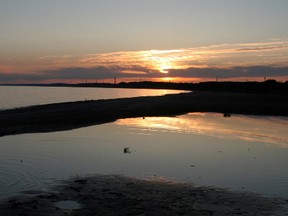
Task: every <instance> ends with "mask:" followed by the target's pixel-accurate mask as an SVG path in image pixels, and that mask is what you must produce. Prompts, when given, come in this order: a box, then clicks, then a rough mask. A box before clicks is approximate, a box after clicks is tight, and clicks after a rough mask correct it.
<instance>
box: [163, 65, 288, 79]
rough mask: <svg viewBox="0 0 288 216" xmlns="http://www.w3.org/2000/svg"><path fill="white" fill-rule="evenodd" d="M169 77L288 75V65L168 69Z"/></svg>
mask: <svg viewBox="0 0 288 216" xmlns="http://www.w3.org/2000/svg"><path fill="white" fill-rule="evenodd" d="M169 76H171V77H195V78H215V77H219V78H237V77H263V76H276V77H277V76H288V67H268V66H251V67H233V68H188V69H178V70H170V71H169Z"/></svg>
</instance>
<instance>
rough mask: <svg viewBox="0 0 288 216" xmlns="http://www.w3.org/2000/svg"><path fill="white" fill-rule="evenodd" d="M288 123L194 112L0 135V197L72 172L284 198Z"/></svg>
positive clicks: (47, 183)
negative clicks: (162, 181)
mask: <svg viewBox="0 0 288 216" xmlns="http://www.w3.org/2000/svg"><path fill="white" fill-rule="evenodd" d="M287 126H288V119H287V118H274V117H255V116H252V117H247V116H241V115H233V116H232V117H231V118H223V117H222V115H220V114H212V113H209V114H202V113H194V114H188V115H183V116H179V117H175V118H168V117H165V118H159V117H157V118H156V117H155V118H145V119H143V118H135V119H122V120H119V121H117V122H115V123H109V124H104V125H97V126H93V127H86V128H81V129H76V130H71V131H66V132H53V133H41V134H25V135H16V136H7V137H2V138H0V148H1V151H0V197H2V198H3V197H7V196H9V195H13V194H15V193H16V192H17V191H21V190H27V189H43V188H44V189H45V188H46V187H48V186H50V185H51V184H54V183H55V180H59V179H65V178H68V177H71V176H75V175H86V174H125V175H129V176H137V177H141V178H149V177H153V178H167V179H170V180H180V181H182V180H184V181H188V182H194V183H197V184H199V185H214V186H219V187H225V188H230V189H233V190H241V191H242V190H245V191H246V190H247V191H253V192H257V193H261V194H264V195H266V196H280V197H286V198H288V172H287V170H288V133H287V128H288V127H287ZM124 148H129V151H130V153H126V154H124Z"/></svg>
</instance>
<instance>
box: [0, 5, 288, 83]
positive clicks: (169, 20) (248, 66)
mask: <svg viewBox="0 0 288 216" xmlns="http://www.w3.org/2000/svg"><path fill="white" fill-rule="evenodd" d="M287 11H288V1H287V0H273V1H272V0H145V1H144V0H0V83H43V82H44V83H49V82H72V83H77V82H82V81H83V80H88V81H90V82H100V81H109V80H113V78H114V77H116V78H117V80H119V81H121V80H123V81H126V80H128V81H138V80H157V81H158V80H163V81H167V80H169V81H189V82H190V81H196V82H198V81H205V80H215V79H216V78H217V79H218V80H221V79H222V80H237V81H238V80H239V81H244V80H245V81H246V80H261V81H262V80H263V77H265V76H266V78H271V79H272V78H273V79H277V80H279V81H286V80H288V27H287V20H288V13H287Z"/></svg>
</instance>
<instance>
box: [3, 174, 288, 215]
mask: <svg viewBox="0 0 288 216" xmlns="http://www.w3.org/2000/svg"><path fill="white" fill-rule="evenodd" d="M23 193H24V194H23V195H19V196H16V197H11V198H8V199H6V200H5V201H4V202H2V204H1V207H0V213H1V216H12V215H13V216H17V215H21V216H24V215H27V216H28V215H29V216H34V215H35V216H36V215H37V216H44V215H55V216H60V215H74V216H76V215H79V216H85V215H87V216H88V215H107V216H108V215H111V216H112V215H113V216H114V215H138V216H140V215H141V216H144V215H147V216H152V215H153V216H154V215H167V216H169V215H171V216H172V215H173V216H177V215H194V216H198V215H199V216H200V215H209V216H210V215H214V216H216V215H218V216H225V215H247V216H248V215H251V216H252V215H253V216H255V215H259V216H260V215H261V216H265V215H267V216H268V215H270V216H271V215H287V213H288V211H287V205H288V201H287V200H284V199H277V198H264V197H261V196H258V195H256V194H252V193H247V192H246V193H244V192H232V191H228V190H225V189H220V188H214V187H199V186H195V185H192V184H189V183H184V182H171V181H167V180H164V179H148V180H141V179H137V178H130V177H124V176H117V175H116V176H115V175H109V176H93V177H91V176H90V177H78V178H73V179H70V180H67V181H66V182H63V183H62V184H61V185H58V186H56V187H54V189H53V190H51V191H25V192H23Z"/></svg>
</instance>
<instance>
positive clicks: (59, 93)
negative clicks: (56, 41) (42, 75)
mask: <svg viewBox="0 0 288 216" xmlns="http://www.w3.org/2000/svg"><path fill="white" fill-rule="evenodd" d="M179 92H183V91H177V90H153V89H111V88H73V87H34V86H0V110H3V109H9V108H15V107H23V106H31V105H39V104H47V103H58V102H70V101H83V100H97V99H113V98H126V97H137V96H156V95H164V94H176V93H179Z"/></svg>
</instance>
